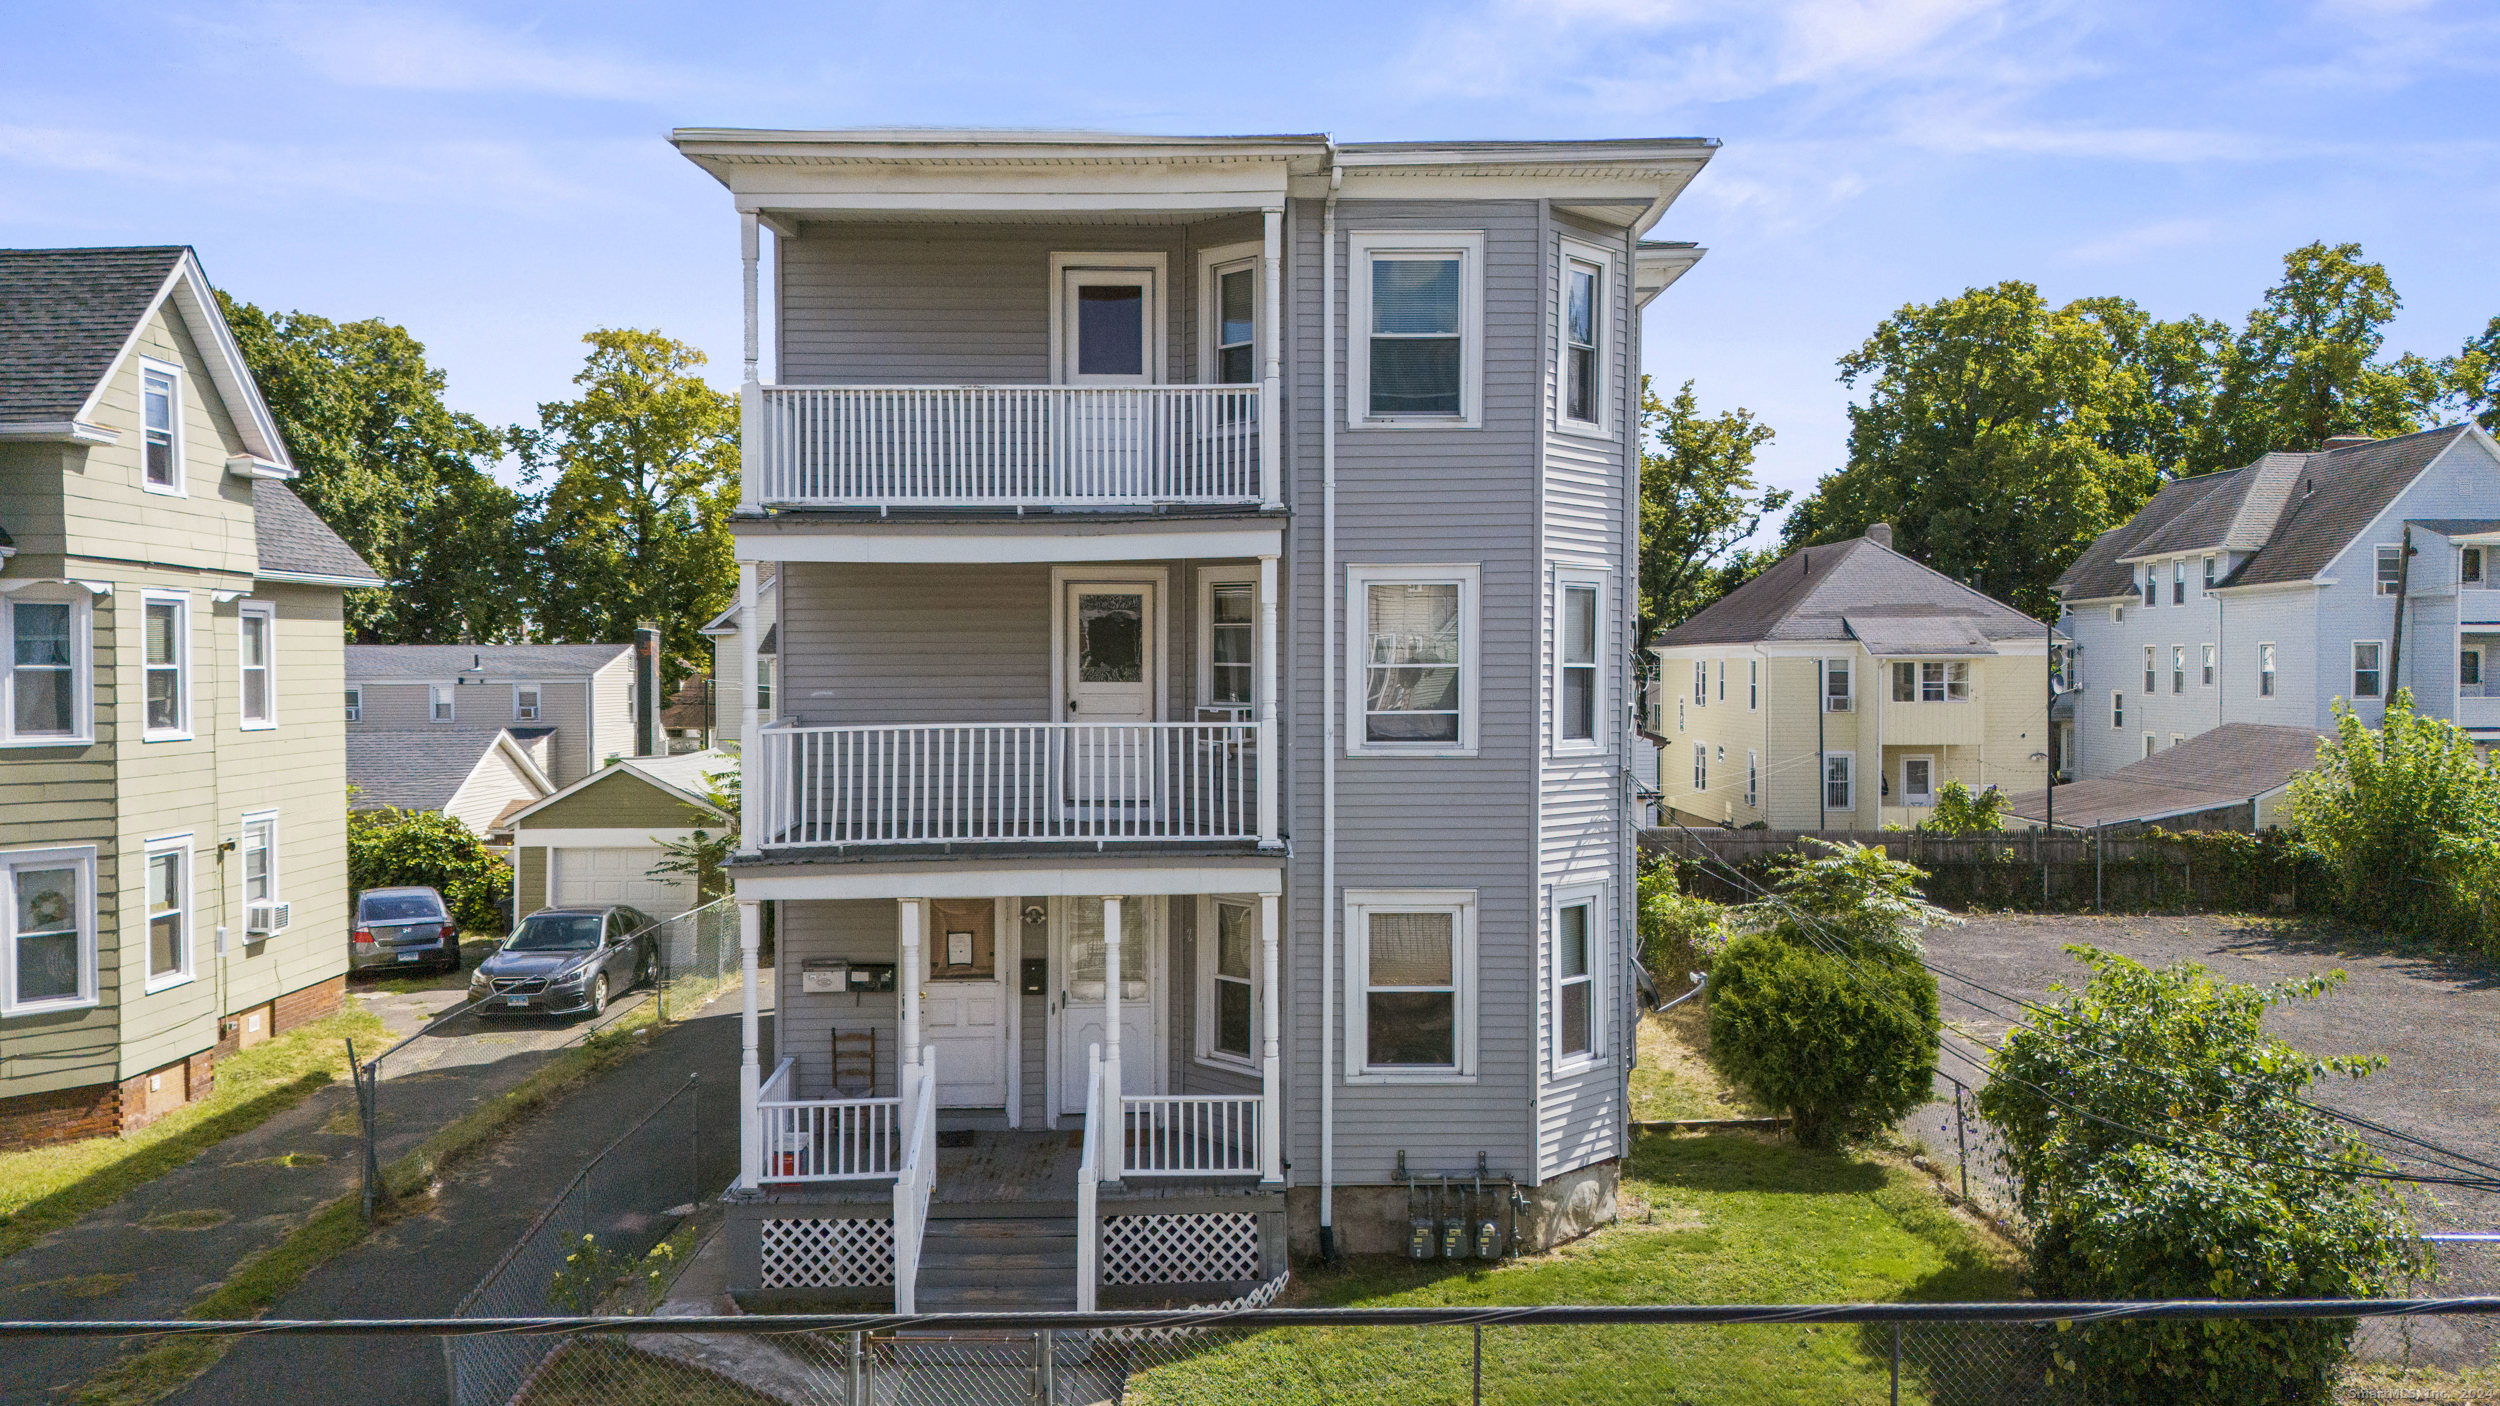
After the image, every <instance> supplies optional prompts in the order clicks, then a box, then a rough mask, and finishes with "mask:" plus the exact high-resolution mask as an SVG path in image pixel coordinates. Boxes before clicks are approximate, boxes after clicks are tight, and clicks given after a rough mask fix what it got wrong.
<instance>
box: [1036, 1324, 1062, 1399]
mask: <svg viewBox="0 0 2500 1406" xmlns="http://www.w3.org/2000/svg"><path fill="white" fill-rule="evenodd" d="M1058 1338H1059V1335H1058V1333H1057V1332H1055V1331H1054V1330H1052V1329H1049V1328H1043V1329H1041V1330H1039V1331H1037V1332H1036V1333H1034V1334H1033V1406H1050V1403H1051V1399H1052V1398H1053V1397H1055V1396H1057V1395H1058V1394H1059V1393H1058V1390H1057V1388H1058V1383H1057V1382H1056V1381H1054V1380H1053V1378H1054V1376H1055V1375H1056V1373H1055V1371H1054V1369H1055V1368H1056V1366H1057V1358H1058Z"/></svg>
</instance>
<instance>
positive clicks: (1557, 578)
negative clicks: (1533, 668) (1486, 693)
mask: <svg viewBox="0 0 2500 1406" xmlns="http://www.w3.org/2000/svg"><path fill="white" fill-rule="evenodd" d="M1606 584H1607V573H1606V572H1604V571H1601V570H1594V569H1591V568H1589V567H1581V566H1564V567H1557V568H1555V571H1554V593H1553V597H1552V601H1553V620H1554V654H1553V659H1552V661H1551V667H1552V672H1551V673H1550V674H1549V675H1548V676H1547V679H1546V686H1547V688H1548V689H1549V690H1550V691H1551V693H1552V695H1553V709H1552V718H1551V727H1552V737H1553V752H1554V755H1555V756H1558V757H1602V756H1605V755H1606V754H1607V753H1609V752H1612V751H1613V750H1614V736H1613V729H1612V728H1610V727H1609V726H1608V725H1607V720H1608V717H1609V714H1608V713H1607V711H1606V708H1607V703H1608V693H1609V692H1610V690H1608V689H1607V687H1606V674H1607V672H1608V671H1607V667H1606V665H1607V656H1608V655H1609V654H1611V653H1613V651H1611V650H1609V649H1608V648H1607V647H1606V636H1607V634H1608V633H1609V631H1608V630H1607V628H1606V626H1607V625H1608V624H1609V623H1610V617H1609V616H1608V615H1607V613H1606V607H1607V590H1606ZM1573 590H1594V591H1596V592H1597V603H1596V607H1595V608H1596V612H1597V657H1596V658H1595V659H1594V660H1592V661H1590V663H1588V664H1587V665H1583V666H1576V667H1585V668H1587V669H1588V670H1589V672H1590V673H1591V674H1592V675H1594V676H1595V679H1596V682H1595V683H1594V685H1592V689H1593V691H1594V693H1595V694H1596V697H1595V699H1594V700H1593V703H1592V708H1593V711H1592V712H1591V713H1590V721H1589V734H1590V735H1589V736H1588V737H1586V738H1572V739H1566V738H1565V737H1564V736H1563V669H1564V668H1565V667H1566V664H1565V661H1564V659H1563V622H1564V619H1565V618H1566V612H1565V611H1564V609H1563V604H1564V602H1565V601H1567V600H1569V599H1570V596H1569V594H1568V593H1569V592H1570V591H1573ZM1719 687H1720V688H1722V689H1724V688H1726V687H1727V661H1726V660H1721V661H1719Z"/></svg>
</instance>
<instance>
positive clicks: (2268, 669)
mask: <svg viewBox="0 0 2500 1406" xmlns="http://www.w3.org/2000/svg"><path fill="white" fill-rule="evenodd" d="M2257 696H2258V697H2260V698H2272V697H2273V696H2274V646H2273V645H2270V644H2261V645H2259V646H2257Z"/></svg>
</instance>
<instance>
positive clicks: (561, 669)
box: [347, 644, 634, 683]
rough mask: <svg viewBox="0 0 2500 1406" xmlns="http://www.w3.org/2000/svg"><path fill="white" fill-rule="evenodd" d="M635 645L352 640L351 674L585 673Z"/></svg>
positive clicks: (369, 678) (372, 677) (364, 678)
mask: <svg viewBox="0 0 2500 1406" xmlns="http://www.w3.org/2000/svg"><path fill="white" fill-rule="evenodd" d="M633 650H634V647H633V646H632V645H630V644H351V645H349V646H348V647H347V678H348V681H349V682H350V683H367V682H377V681H382V680H388V679H449V678H472V679H479V678H484V679H560V678H583V677H587V676H588V675H591V674H595V673H597V672H598V671H599V670H600V669H602V668H604V667H606V666H607V665H609V664H612V663H614V662H615V661H616V660H617V658H618V657H619V656H621V655H626V654H631V653H633ZM473 665H474V667H473Z"/></svg>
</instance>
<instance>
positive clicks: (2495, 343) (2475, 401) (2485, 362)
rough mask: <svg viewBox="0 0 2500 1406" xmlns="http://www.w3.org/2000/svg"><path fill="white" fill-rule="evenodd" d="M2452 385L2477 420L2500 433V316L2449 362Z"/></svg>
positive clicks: (2486, 428)
mask: <svg viewBox="0 0 2500 1406" xmlns="http://www.w3.org/2000/svg"><path fill="white" fill-rule="evenodd" d="M2448 389H2449V393H2450V394H2451V395H2453V396H2454V397H2455V398H2456V401H2457V403H2458V405H2459V406H2461V407H2462V408H2463V409H2464V410H2465V412H2466V413H2467V414H2470V415H2472V416H2473V417H2474V423H2476V424H2478V425H2480V426H2482V427H2483V429H2484V430H2485V431H2487V432H2489V433H2492V434H2500V317H2495V318H2493V319H2492V320H2491V321H2490V322H2489V323H2488V324H2487V325H2485V326H2484V328H2483V330H2482V332H2481V334H2480V335H2478V336H2474V337H2469V338H2467V339H2466V343H2465V346H2464V348H2463V349H2462V350H2460V351H2459V352H2458V353H2457V354H2456V356H2454V357H2453V358H2451V359H2450V360H2449V362H2448Z"/></svg>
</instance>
